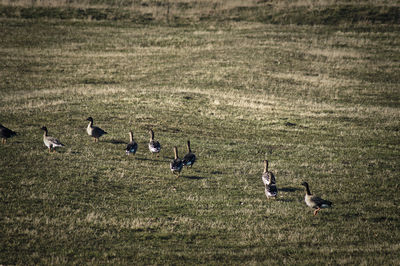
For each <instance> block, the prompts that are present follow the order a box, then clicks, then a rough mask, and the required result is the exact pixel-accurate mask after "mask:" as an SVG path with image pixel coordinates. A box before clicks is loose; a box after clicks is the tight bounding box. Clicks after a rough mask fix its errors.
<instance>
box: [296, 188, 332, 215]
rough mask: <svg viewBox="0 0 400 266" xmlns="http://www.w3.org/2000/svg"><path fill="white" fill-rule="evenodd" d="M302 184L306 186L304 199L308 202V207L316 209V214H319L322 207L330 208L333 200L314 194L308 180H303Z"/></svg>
mask: <svg viewBox="0 0 400 266" xmlns="http://www.w3.org/2000/svg"><path fill="white" fill-rule="evenodd" d="M301 185H303V186H304V187H305V188H306V196H305V198H304V201H305V202H306V204H307V206H308V207H310V208H314V209H315V211H314V216H315V215H317V214H318V212H319V211H320V210H321V209H322V208H330V207H331V206H332V202H330V201H328V200H324V199H321V198H320V197H317V196H314V195H312V194H311V192H310V188H309V187H308V183H307V182H303V183H301Z"/></svg>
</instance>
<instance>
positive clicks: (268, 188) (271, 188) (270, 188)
mask: <svg viewBox="0 0 400 266" xmlns="http://www.w3.org/2000/svg"><path fill="white" fill-rule="evenodd" d="M261 179H262V181H263V183H264V186H265V190H264V192H265V196H267V198H275V197H276V196H277V195H278V189H277V187H276V180H275V175H274V174H273V173H272V172H270V171H268V161H267V160H265V161H264V173H263V174H262V176H261Z"/></svg>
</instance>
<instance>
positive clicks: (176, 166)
mask: <svg viewBox="0 0 400 266" xmlns="http://www.w3.org/2000/svg"><path fill="white" fill-rule="evenodd" d="M174 154H175V159H174V160H172V161H171V163H170V169H171V171H172V173H173V174H174V175H178V177H179V175H180V173H181V170H182V168H183V162H182V160H181V159H180V158H179V157H178V148H177V147H174Z"/></svg>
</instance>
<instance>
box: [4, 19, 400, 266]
mask: <svg viewBox="0 0 400 266" xmlns="http://www.w3.org/2000/svg"><path fill="white" fill-rule="evenodd" d="M0 24H1V25H0V26H1V27H2V31H0V58H1V59H2V60H0V72H1V76H0V112H1V121H0V123H2V124H3V125H5V126H7V127H9V128H11V129H13V130H15V131H17V132H18V133H19V135H18V136H16V137H14V138H12V139H9V140H8V141H7V144H6V145H2V146H0V158H1V159H0V167H1V169H2V171H1V172H0V182H1V183H0V195H1V199H2V201H1V206H0V207H1V209H2V212H1V216H0V227H1V228H0V232H1V233H0V236H1V240H0V245H1V249H0V264H6V265H7V264H50V263H51V264H104V263H107V264H132V263H135V264H269V263H276V264H283V263H286V264H328V263H331V264H373V263H381V264H398V263H399V258H398V255H397V254H398V253H399V245H398V242H399V239H400V236H399V230H398V224H399V217H398V207H397V203H396V202H398V201H399V194H398V189H399V185H398V182H397V179H398V172H399V170H400V169H399V159H398V158H400V157H399V155H400V154H399V152H400V149H399V142H398V139H399V128H400V122H399V121H400V119H399V118H400V112H399V91H398V90H397V84H398V79H399V78H398V77H399V75H398V73H399V63H398V62H399V56H400V55H399V48H398V47H400V46H399V40H400V38H398V32H399V31H398V26H395V25H394V26H393V25H392V26H391V27H386V26H379V25H370V26H369V27H368V28H366V26H365V25H359V26H356V25H351V26H348V25H340V26H296V25H287V26H282V25H280V26H278V25H270V24H261V23H249V22H226V23H223V24H218V23H206V22H204V23H200V24H196V25H191V26H189V25H187V26H181V27H168V26H163V25H146V26H143V25H137V24H129V23H125V22H124V23H122V22H118V21H117V22H114V23H110V22H107V23H105V22H94V21H93V22H90V21H58V20H52V21H49V20H39V21H34V20H22V19H21V20H17V19H6V18H3V19H1V20H0ZM88 116H92V117H93V118H94V123H95V125H96V126H99V127H101V128H102V129H104V130H106V131H107V132H109V134H107V135H105V136H103V137H102V138H101V139H100V142H99V143H94V142H93V140H92V138H91V137H89V136H88V135H87V133H86V127H87V121H86V118H87V117H88ZM43 125H45V126H47V128H48V129H49V133H50V134H51V135H52V136H55V137H57V138H58V139H60V140H61V141H62V142H63V143H64V144H65V145H66V147H64V148H58V149H57V152H56V153H54V154H49V153H48V152H47V149H46V147H45V146H44V144H43V142H42V133H43V132H42V131H41V130H40V127H41V126H43ZM150 128H152V129H153V130H154V132H155V138H156V139H157V140H159V141H160V142H161V145H162V151H161V154H160V156H159V157H155V156H152V155H151V154H150V152H149V151H148V148H147V143H148V141H149V135H148V129H150ZM129 130H132V131H133V133H134V137H135V140H136V141H137V142H138V144H139V150H138V152H137V154H136V155H135V156H126V155H125V151H124V149H125V146H126V144H127V143H128V141H129V138H128V131H129ZM188 139H190V140H191V144H192V145H191V146H192V150H193V152H194V153H195V154H196V156H197V158H198V161H197V162H196V163H195V165H194V166H193V168H192V169H190V168H189V169H186V168H185V169H184V170H183V172H182V177H181V178H179V179H177V178H176V177H175V176H174V175H173V174H172V173H171V171H170V169H169V161H170V160H171V159H172V158H173V150H172V149H173V147H174V146H177V147H178V149H179V154H180V156H181V157H182V156H183V155H184V154H185V153H186V146H185V144H186V141H187V140H188ZM264 159H268V160H269V161H270V170H271V171H273V172H274V173H275V175H276V178H277V185H278V189H279V195H278V198H277V199H276V200H266V198H265V195H264V189H263V186H262V181H261V174H262V170H263V163H262V162H263V160H264ZM304 180H306V181H308V182H309V184H310V188H311V191H312V192H313V193H315V194H317V195H319V196H321V197H323V198H326V199H329V200H331V201H332V202H333V203H334V208H332V209H328V210H322V211H321V212H320V213H319V214H318V215H317V216H316V217H313V215H312V210H311V209H309V208H308V207H307V206H306V205H305V203H304V201H303V198H304V191H303V188H302V187H301V186H300V183H301V182H302V181H304ZM271 258H274V261H271Z"/></svg>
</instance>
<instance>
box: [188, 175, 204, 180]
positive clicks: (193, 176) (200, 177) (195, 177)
mask: <svg viewBox="0 0 400 266" xmlns="http://www.w3.org/2000/svg"><path fill="white" fill-rule="evenodd" d="M182 177H184V178H187V179H192V180H201V179H206V178H207V177H204V176H195V175H190V176H185V175H182Z"/></svg>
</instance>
